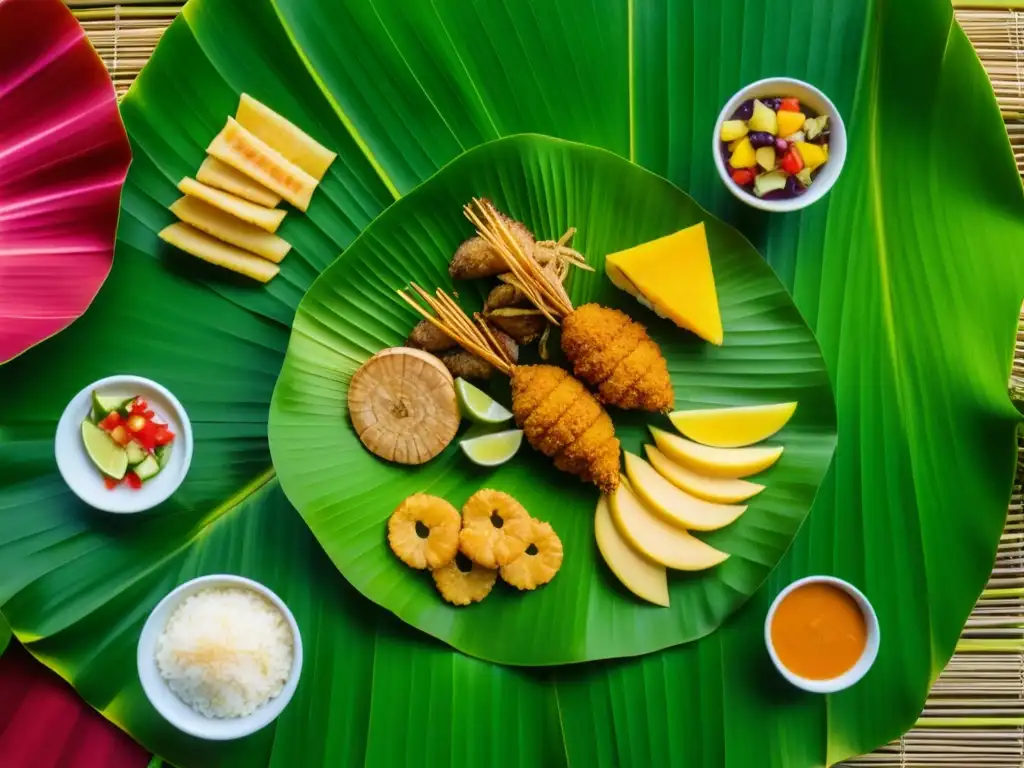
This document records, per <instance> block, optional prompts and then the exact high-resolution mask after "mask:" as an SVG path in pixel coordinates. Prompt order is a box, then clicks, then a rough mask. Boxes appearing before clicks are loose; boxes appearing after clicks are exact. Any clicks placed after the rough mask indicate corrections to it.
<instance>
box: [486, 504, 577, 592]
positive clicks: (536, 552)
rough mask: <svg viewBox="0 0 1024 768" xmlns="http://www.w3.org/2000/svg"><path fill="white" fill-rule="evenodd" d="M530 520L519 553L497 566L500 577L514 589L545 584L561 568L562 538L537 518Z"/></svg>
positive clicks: (531, 587)
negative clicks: (524, 544) (525, 543)
mask: <svg viewBox="0 0 1024 768" xmlns="http://www.w3.org/2000/svg"><path fill="white" fill-rule="evenodd" d="M530 522H531V526H530V535H529V539H528V542H529V543H528V544H527V545H526V549H525V550H524V551H523V554H521V555H520V556H519V557H517V558H516V559H515V560H513V561H512V562H511V563H509V564H508V565H503V566H502V567H501V578H503V579H504V580H505V581H506V582H507V583H509V584H511V585H512V586H513V587H515V588H516V589H524V590H527V589H536V588H537V587H539V586H541V585H542V584H547V583H548V582H549V581H551V580H552V579H553V578H555V574H557V573H558V569H559V568H561V567H562V540H561V539H560V538H558V534H557V533H555V529H554V528H552V527H551V526H550V525H549V524H548V523H544V522H541V521H540V520H531V521H530Z"/></svg>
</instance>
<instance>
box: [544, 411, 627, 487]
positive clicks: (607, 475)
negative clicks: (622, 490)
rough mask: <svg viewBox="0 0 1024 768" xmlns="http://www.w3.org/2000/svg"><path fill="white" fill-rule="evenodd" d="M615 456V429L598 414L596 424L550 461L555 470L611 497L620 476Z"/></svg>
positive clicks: (617, 442)
mask: <svg viewBox="0 0 1024 768" xmlns="http://www.w3.org/2000/svg"><path fill="white" fill-rule="evenodd" d="M619 454H620V450H619V441H618V439H617V438H616V437H615V425H614V424H613V423H612V419H611V417H610V416H609V415H608V413H607V412H606V411H604V410H602V412H601V415H600V416H599V417H598V419H597V421H595V422H594V423H593V424H591V425H590V427H589V428H588V429H587V430H586V431H585V432H584V433H583V434H582V435H580V436H579V437H578V438H576V440H574V441H573V442H571V443H569V445H567V446H565V448H563V449H562V451H561V452H560V453H558V454H557V455H556V456H555V457H554V458H555V467H557V468H558V469H560V470H562V471H563V472H569V473H570V474H573V475H579V476H580V477H581V478H583V480H585V481H586V482H588V483H593V484H594V485H596V486H597V487H598V488H600V489H601V490H602V491H604V492H605V493H614V492H615V490H616V489H617V488H618V487H619V478H620V476H621V472H620V466H619Z"/></svg>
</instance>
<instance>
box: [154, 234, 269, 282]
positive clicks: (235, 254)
mask: <svg viewBox="0 0 1024 768" xmlns="http://www.w3.org/2000/svg"><path fill="white" fill-rule="evenodd" d="M160 239H161V240H163V241H164V242H167V243H170V244H171V245H173V246H174V247H176V248H180V249H181V250H183V251H185V253H190V254H192V255H193V256H195V257H196V258H199V259H202V260H203V261H207V262H209V263H210V264H216V265H217V266H218V267H224V268H225V269H230V270H231V271H232V272H237V273H238V274H240V275H245V276H246V277H251V278H252V279H253V280H258V281H259V282H261V283H266V282H269V281H270V280H271V279H272V278H273V277H274V276H275V275H277V273H278V272H280V271H281V268H280V267H279V266H277V264H274V263H273V262H270V261H267V260H266V259H262V258H260V257H259V256H254V255H253V254H251V253H248V252H247V251H243V250H242V249H241V248H236V247H235V246H233V245H229V244H228V243H225V242H222V241H220V240H218V239H217V238H215V237H210V236H209V235H207V234H206V233H205V232H200V231H199V230H198V229H196V228H195V227H193V226H191V225H189V224H185V223H183V222H180V221H179V222H177V223H175V224H171V225H170V226H168V227H164V228H163V229H162V230H160Z"/></svg>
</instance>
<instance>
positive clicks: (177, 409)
mask: <svg viewBox="0 0 1024 768" xmlns="http://www.w3.org/2000/svg"><path fill="white" fill-rule="evenodd" d="M113 387H119V388H122V389H125V390H127V391H134V392H136V393H138V394H143V395H144V394H145V393H146V391H147V390H148V391H149V392H153V393H156V394H157V395H158V396H159V397H161V398H163V399H164V400H165V401H166V402H167V404H168V405H169V406H170V411H171V413H163V412H161V413H159V414H158V415H159V416H161V417H162V418H164V419H166V420H167V421H168V422H177V425H178V427H179V430H178V434H177V435H176V439H175V440H174V443H173V444H172V445H174V449H172V454H171V455H172V459H171V461H172V463H173V464H174V465H177V466H178V467H179V469H178V476H177V477H176V478H175V479H174V480H172V481H170V482H166V483H162V484H161V485H160V486H157V487H153V486H150V487H149V488H147V487H146V485H145V484H143V486H142V488H141V489H139V490H137V491H136V490H131V491H130V492H129V491H125V493H124V494H123V495H122V494H118V491H119V490H122V489H120V488H119V489H115V490H114V491H109V492H107V491H106V490H105V489H104V491H105V492H104V493H103V494H99V493H95V494H90V493H89V492H88V491H86V489H84V488H83V487H82V486H81V485H80V483H81V482H93V481H95V483H96V484H97V485H96V489H100V488H102V478H101V476H100V473H99V470H95V477H93V476H92V475H90V476H89V478H88V480H85V479H84V478H83V477H82V476H81V475H79V474H77V473H75V471H74V470H73V467H72V462H71V460H69V458H68V454H67V451H70V450H75V449H79V450H81V451H82V453H83V454H84V453H85V449H84V448H82V447H81V445H80V443H81V438H80V437H79V429H80V425H81V421H82V419H84V418H85V417H86V415H87V414H88V410H89V404H90V403H91V402H92V392H93V390H102V389H110V388H113ZM68 441H73V442H74V444H75V448H74V449H73V448H71V447H70V445H68ZM53 447H54V455H55V457H56V460H57V469H58V470H59V471H60V474H61V477H63V478H64V482H65V483H66V484H67V486H68V488H70V489H71V491H72V492H73V493H74V494H75V495H76V496H77V497H78V498H79V499H81V500H82V501H83V502H84V503H85V504H88V505H89V506H90V507H93V508H94V509H98V510H101V511H103V512H109V513H111V514H115V515H131V514H137V513H139V512H145V511H146V510H149V509H152V508H153V507H155V506H157V505H159V504H162V503H163V502H165V501H167V499H169V498H170V497H171V496H173V495H174V493H175V492H176V491H177V490H178V488H179V487H181V484H182V482H184V480H185V477H186V475H188V470H189V467H190V466H191V464H192V451H193V439H192V422H191V421H189V418H188V413H187V412H186V411H185V407H184V406H183V405H182V404H181V401H179V400H178V398H176V397H175V396H174V395H173V394H172V393H171V391H170V390H169V389H167V388H166V387H164V386H163V385H162V384H158V383H157V382H155V381H153V380H152V379H147V378H145V377H143V376H135V375H133V374H115V375H113V376H105V377H104V378H102V379H98V380H97V381H94V382H92V383H91V384H89V385H87V386H86V387H84V388H83V389H81V390H79V392H78V393H77V394H76V395H75V396H74V397H72V398H71V400H69V401H68V404H67V405H66V406H65V408H64V412H63V413H61V416H60V420H59V421H58V422H57V429H56V432H55V434H54V446H53ZM173 451H180V452H181V453H180V463H179V458H178V457H175V456H174V453H173ZM86 459H88V457H87V456H86ZM89 464H90V467H91V462H89ZM92 469H95V467H92ZM162 474H163V473H162V472H161V475H162ZM159 477H160V476H159V475H158V478H159ZM117 502H120V503H117Z"/></svg>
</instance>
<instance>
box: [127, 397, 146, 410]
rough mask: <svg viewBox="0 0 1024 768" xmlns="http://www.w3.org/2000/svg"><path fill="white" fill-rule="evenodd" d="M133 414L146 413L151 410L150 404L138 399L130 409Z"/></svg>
mask: <svg viewBox="0 0 1024 768" xmlns="http://www.w3.org/2000/svg"><path fill="white" fill-rule="evenodd" d="M128 410H129V411H131V412H132V413H145V412H146V411H148V410H149V403H147V402H146V401H145V400H143V399H142V398H141V397H136V398H135V401H134V402H133V403H132V404H131V407H130V408H129V409H128Z"/></svg>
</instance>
